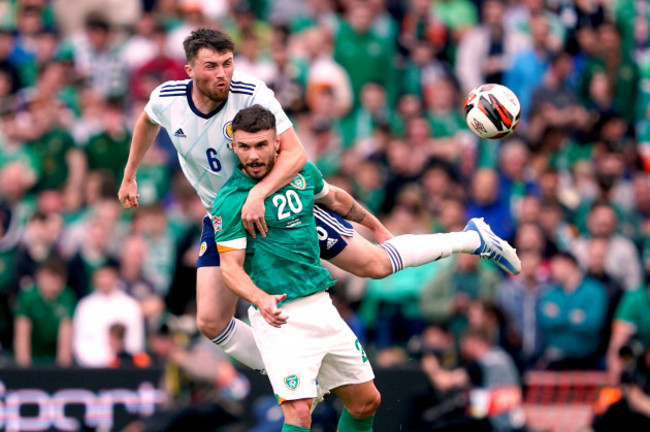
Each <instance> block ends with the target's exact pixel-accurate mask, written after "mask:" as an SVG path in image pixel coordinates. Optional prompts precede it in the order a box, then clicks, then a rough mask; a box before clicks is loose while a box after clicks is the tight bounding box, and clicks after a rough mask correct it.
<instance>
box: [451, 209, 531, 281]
mask: <svg viewBox="0 0 650 432" xmlns="http://www.w3.org/2000/svg"><path fill="white" fill-rule="evenodd" d="M463 231H464V232H476V233H478V235H479V237H480V239H481V245H480V246H479V247H477V248H476V249H475V250H474V252H473V253H474V254H476V255H480V256H481V257H482V258H486V259H489V260H490V261H493V262H494V263H495V264H496V265H498V266H499V267H501V268H502V269H503V270H505V271H507V272H508V273H510V274H513V275H516V274H519V272H520V271H521V261H520V260H519V257H517V251H516V250H515V248H513V247H512V246H510V244H509V243H508V242H507V241H505V240H503V239H502V238H500V237H499V236H497V235H496V234H494V233H493V232H492V230H491V229H490V226H489V225H488V224H486V223H485V221H484V220H483V218H472V219H470V220H469V222H467V226H465V229H464V230H463Z"/></svg>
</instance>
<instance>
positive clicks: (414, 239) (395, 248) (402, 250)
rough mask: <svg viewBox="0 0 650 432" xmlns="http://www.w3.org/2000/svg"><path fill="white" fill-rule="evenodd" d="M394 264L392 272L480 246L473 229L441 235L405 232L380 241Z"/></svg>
mask: <svg viewBox="0 0 650 432" xmlns="http://www.w3.org/2000/svg"><path fill="white" fill-rule="evenodd" d="M379 246H381V247H383V248H384V250H385V251H386V253H387V254H388V257H389V258H390V262H391V264H392V265H393V273H395V272H398V271H400V270H403V269H405V268H406V267H417V266H421V265H422V264H427V263H430V262H433V261H437V260H439V259H441V258H446V257H448V256H450V255H451V254H455V253H473V252H474V251H475V250H476V249H477V248H478V247H479V246H481V239H480V237H479V235H478V233H477V232H475V231H463V232H453V233H444V234H420V235H417V234H405V235H401V236H397V237H393V238H392V239H390V240H388V241H385V242H383V243H382V244H380V245H379Z"/></svg>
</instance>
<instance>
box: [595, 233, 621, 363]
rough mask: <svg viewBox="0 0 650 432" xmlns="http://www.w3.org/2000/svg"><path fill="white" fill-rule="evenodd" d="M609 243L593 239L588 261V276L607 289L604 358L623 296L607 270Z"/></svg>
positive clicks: (602, 343) (603, 343) (601, 351)
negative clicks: (615, 314)
mask: <svg viewBox="0 0 650 432" xmlns="http://www.w3.org/2000/svg"><path fill="white" fill-rule="evenodd" d="M607 248H608V243H607V240H606V239H604V238H592V239H591V240H590V241H589V246H588V249H589V253H588V259H587V269H586V270H587V276H588V277H590V278H592V279H594V280H597V281H598V282H600V283H601V284H602V285H603V287H605V294H606V295H607V313H606V315H605V327H604V328H603V337H602V338H601V340H600V344H599V348H598V353H599V355H600V356H604V355H605V354H606V352H607V346H608V345H609V340H610V338H611V334H612V331H611V330H612V322H613V320H614V313H615V312H616V308H617V306H618V304H619V302H620V301H621V297H622V296H623V287H621V284H619V283H618V282H617V281H616V280H615V279H614V278H612V277H611V276H610V275H609V274H608V273H607V270H606V269H605V264H606V258H607Z"/></svg>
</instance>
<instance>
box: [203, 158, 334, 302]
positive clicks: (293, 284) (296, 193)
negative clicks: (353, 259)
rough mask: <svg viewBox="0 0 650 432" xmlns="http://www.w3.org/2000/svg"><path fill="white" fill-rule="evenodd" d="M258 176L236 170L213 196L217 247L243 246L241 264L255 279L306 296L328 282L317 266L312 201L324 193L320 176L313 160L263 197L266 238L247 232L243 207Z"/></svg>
mask: <svg viewBox="0 0 650 432" xmlns="http://www.w3.org/2000/svg"><path fill="white" fill-rule="evenodd" d="M256 183H257V181H256V180H255V179H253V178H251V177H249V176H247V175H246V174H244V173H243V172H242V171H241V170H235V172H234V174H233V175H232V176H231V177H230V179H229V180H228V182H227V183H226V184H225V185H224V186H223V188H222V189H221V191H219V194H218V195H217V197H216V198H215V200H214V204H213V206H212V224H213V226H214V232H215V241H216V243H217V247H218V249H219V251H220V252H223V251H227V250H232V249H246V261H245V263H244V268H245V270H246V272H247V273H248V274H249V275H250V277H251V279H252V280H253V282H255V284H256V285H257V286H258V287H259V288H260V289H262V290H264V291H265V292H267V293H269V294H284V293H286V294H287V300H286V301H290V300H293V299H296V298H300V297H305V296H308V295H310V294H314V293H316V292H318V291H322V290H324V289H326V288H328V287H330V286H332V285H334V281H333V280H332V278H331V276H330V274H329V272H328V271H327V270H325V269H324V268H322V267H321V265H320V250H319V247H318V235H317V232H316V223H315V222H314V200H315V199H318V198H320V197H323V196H325V195H326V194H327V187H326V185H325V182H324V181H323V176H322V174H321V173H320V171H318V168H316V167H315V166H314V165H313V164H312V163H311V162H307V164H306V165H305V167H304V168H303V169H302V170H301V171H300V172H299V173H298V174H297V175H296V177H295V178H294V179H293V180H292V181H291V183H289V184H288V185H286V186H284V187H283V188H281V189H280V190H278V191H277V192H276V193H274V194H273V195H271V196H270V197H268V198H267V199H266V200H265V201H264V205H265V214H264V218H265V220H266V225H267V226H268V228H269V231H268V232H267V234H266V237H262V236H260V235H258V236H257V238H252V237H250V236H247V233H246V230H245V229H244V226H243V224H242V221H241V209H242V206H243V205H244V202H245V201H246V198H247V197H248V192H249V191H250V190H251V189H252V188H253V186H255V184H256Z"/></svg>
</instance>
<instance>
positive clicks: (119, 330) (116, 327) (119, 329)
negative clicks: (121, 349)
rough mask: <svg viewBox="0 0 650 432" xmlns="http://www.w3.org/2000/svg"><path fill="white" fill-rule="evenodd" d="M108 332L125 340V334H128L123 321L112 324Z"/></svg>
mask: <svg viewBox="0 0 650 432" xmlns="http://www.w3.org/2000/svg"><path fill="white" fill-rule="evenodd" d="M108 332H109V333H110V334H111V335H113V336H115V337H116V338H117V339H119V340H124V336H126V326H125V325H124V324H122V323H115V324H111V326H110V327H109V328H108Z"/></svg>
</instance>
